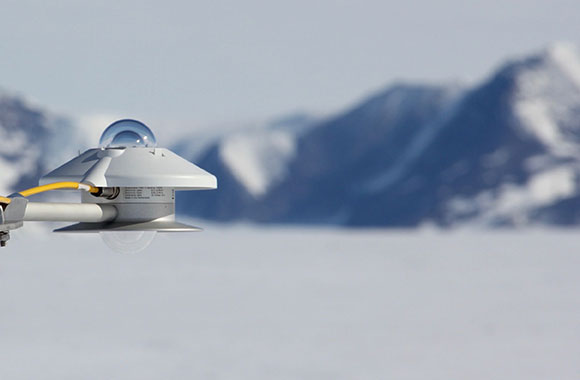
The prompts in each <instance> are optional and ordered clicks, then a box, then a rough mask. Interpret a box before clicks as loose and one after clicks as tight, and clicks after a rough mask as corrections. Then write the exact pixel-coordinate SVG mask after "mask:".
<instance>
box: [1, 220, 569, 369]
mask: <svg viewBox="0 0 580 380" xmlns="http://www.w3.org/2000/svg"><path fill="white" fill-rule="evenodd" d="M579 242H580V238H579V237H578V233H577V231H575V230H571V231H550V230H520V231H517V230H514V231H512V232H505V231H504V232H501V233H500V232H489V231H488V232H486V231H456V232H441V231H437V230H423V231H420V232H416V233H412V232H405V231H399V232H386V231H381V230H374V231H360V230H359V231H356V232H353V231H344V230H322V229H321V230H307V229H257V228H253V227H248V226H239V227H221V226H209V228H208V231H206V232H203V233H198V234H182V235H181V234H174V235H169V234H167V235H160V236H158V237H157V239H156V240H155V241H154V243H153V245H152V246H151V248H150V249H148V250H146V251H145V252H143V253H141V254H137V255H119V254H115V253H113V252H110V251H108V250H106V249H105V248H104V246H103V245H102V243H101V242H99V239H98V237H97V236H93V235H87V236H85V237H80V236H74V237H72V236H67V235H46V234H43V233H40V229H39V227H38V225H34V224H32V223H29V225H27V226H26V227H25V229H22V230H18V231H16V232H15V233H14V234H13V240H11V241H10V244H9V246H8V247H7V248H5V249H3V250H0V253H1V255H0V311H1V312H0V337H1V339H0V357H1V358H2V359H1V360H0V378H1V379H10V380H17V379H59V380H61V379H79V378H80V379H139V380H142V379H193V378H204V379H205V378H209V379H253V380H255V379H445V380H447V379H471V380H476V379H485V380H488V379H490V378H502V379H526V380H529V379H559V380H567V379H577V378H578V373H580V361H579V360H578V357H579V356H580V324H579V323H578V321H579V320H580V303H579V302H578V290H580V277H579V276H578V268H579V267H580V255H579V254H578V243H579Z"/></svg>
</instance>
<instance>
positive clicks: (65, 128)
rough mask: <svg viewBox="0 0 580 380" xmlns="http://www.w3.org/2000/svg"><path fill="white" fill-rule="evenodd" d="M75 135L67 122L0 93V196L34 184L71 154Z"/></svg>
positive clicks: (15, 97) (16, 98)
mask: <svg viewBox="0 0 580 380" xmlns="http://www.w3.org/2000/svg"><path fill="white" fill-rule="evenodd" d="M76 136H77V135H76V133H75V131H74V129H73V128H72V126H71V125H70V123H68V121H67V120H65V119H63V118H60V117H58V116H55V115H52V114H50V113H47V112H45V111H43V110H41V109H39V108H38V107H36V106H33V105H31V104H29V103H27V102H26V101H24V100H22V99H21V98H19V97H17V96H14V95H11V94H8V93H5V92H3V93H1V94H0V194H3V195H5V194H10V193H12V192H13V191H16V190H18V189H22V188H25V187H29V186H33V185H36V184H37V183H38V177H39V176H40V175H42V174H44V172H45V171H46V169H47V168H48V167H50V166H51V165H56V164H57V163H61V162H62V160H63V159H64V157H65V156H66V155H67V154H71V153H72V152H71V151H72V150H73V148H72V145H73V141H75V139H76Z"/></svg>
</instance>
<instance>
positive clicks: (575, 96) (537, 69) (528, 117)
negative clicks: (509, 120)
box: [513, 44, 580, 157]
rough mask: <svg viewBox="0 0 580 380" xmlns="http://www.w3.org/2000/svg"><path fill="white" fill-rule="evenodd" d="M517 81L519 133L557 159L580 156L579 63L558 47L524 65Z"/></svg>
mask: <svg viewBox="0 0 580 380" xmlns="http://www.w3.org/2000/svg"><path fill="white" fill-rule="evenodd" d="M526 66H527V67H523V68H522V69H521V71H520V72H519V73H518V75H517V78H516V93H515V99H514V105H513V107H514V109H515V114H516V117H517V118H518V120H519V122H520V125H521V127H522V129H523V130H524V131H526V132H528V133H530V134H531V135H533V136H535V137H536V138H537V139H538V140H540V141H541V142H542V143H543V144H544V145H545V146H546V147H548V148H549V150H550V154H553V155H556V156H562V157H565V156H577V155H578V153H580V145H579V143H580V131H579V130H578V117H579V115H580V109H579V108H580V106H579V105H580V59H579V55H578V51H577V50H576V49H575V47H573V46H569V45H563V44H558V45H554V46H553V47H551V48H549V49H547V50H546V51H545V52H544V53H543V54H542V55H540V56H538V57H535V58H534V59H533V60H528V61H526Z"/></svg>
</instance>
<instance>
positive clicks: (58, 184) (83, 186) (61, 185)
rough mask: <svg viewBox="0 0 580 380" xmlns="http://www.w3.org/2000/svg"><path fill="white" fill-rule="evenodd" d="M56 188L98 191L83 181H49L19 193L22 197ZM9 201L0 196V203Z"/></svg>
mask: <svg viewBox="0 0 580 380" xmlns="http://www.w3.org/2000/svg"><path fill="white" fill-rule="evenodd" d="M58 189H82V190H87V191H88V192H90V193H97V192H99V188H98V187H94V186H91V185H87V184H84V183H78V182H56V183H49V184H48V185H44V186H37V187H33V188H30V189H27V190H23V191H20V192H19V194H20V195H22V196H23V197H29V196H31V195H34V194H38V193H43V192H45V191H50V190H58ZM10 202H11V200H10V198H6V197H0V203H5V204H8V203H10Z"/></svg>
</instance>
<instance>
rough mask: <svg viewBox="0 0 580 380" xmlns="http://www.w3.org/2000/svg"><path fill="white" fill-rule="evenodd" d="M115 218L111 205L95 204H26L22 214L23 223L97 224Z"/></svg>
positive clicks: (114, 211) (115, 212)
mask: <svg viewBox="0 0 580 380" xmlns="http://www.w3.org/2000/svg"><path fill="white" fill-rule="evenodd" d="M116 217H117V209H116V208H115V206H112V205H101V204H95V203H45V202H28V204H27V205H26V212H25V213H24V221H25V222H48V221H54V222H84V223H99V222H106V221H110V220H113V219H115V218H116Z"/></svg>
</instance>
